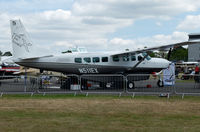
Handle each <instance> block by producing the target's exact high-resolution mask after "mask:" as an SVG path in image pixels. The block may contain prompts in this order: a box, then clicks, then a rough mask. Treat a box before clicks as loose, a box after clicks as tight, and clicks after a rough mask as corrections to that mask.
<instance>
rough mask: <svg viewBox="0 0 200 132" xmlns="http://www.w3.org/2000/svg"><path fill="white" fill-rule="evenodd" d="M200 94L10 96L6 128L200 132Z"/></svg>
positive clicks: (4, 106)
mask: <svg viewBox="0 0 200 132" xmlns="http://www.w3.org/2000/svg"><path fill="white" fill-rule="evenodd" d="M199 122H200V97H197V96H196V97H192V96H186V97H185V98H184V99H181V97H177V96H175V97H172V98H170V99H166V98H159V97H156V96H136V97H135V98H134V99H132V98H131V97H127V96H126V97H124V96H123V97H120V98H118V97H117V96H94V95H93V96H88V97H85V96H82V95H79V96H76V97H74V96H73V95H47V96H42V95H34V96H33V97H30V96H27V95H4V96H3V97H2V98H0V130H1V131H16V132H18V131H19V132H21V131H22V132H23V131H30V132H42V131H49V132H54V131H68V132H70V131H73V132H74V131H75V132H76V131H80V132H90V131H92V132H93V131H95V132H98V131H99V132H101V131H102V132H103V131H109V132H118V131H119V132H121V131H124V132H129V131H136V132H137V131H148V132H149V131H150V132H151V131H153V132H154V131H164V132H165V131H177V132H179V131H180V132H182V131H198V130H200V125H199Z"/></svg>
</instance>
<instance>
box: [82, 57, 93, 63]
mask: <svg viewBox="0 0 200 132" xmlns="http://www.w3.org/2000/svg"><path fill="white" fill-rule="evenodd" d="M83 60H84V61H85V62H87V63H90V62H91V58H90V57H85V58H83Z"/></svg>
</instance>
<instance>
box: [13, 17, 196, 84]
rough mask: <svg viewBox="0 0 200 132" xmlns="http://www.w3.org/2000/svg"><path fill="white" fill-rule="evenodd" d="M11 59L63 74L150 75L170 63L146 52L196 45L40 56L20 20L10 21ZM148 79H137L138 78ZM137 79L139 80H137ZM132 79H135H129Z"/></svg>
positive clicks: (187, 42) (24, 64) (74, 51)
mask: <svg viewBox="0 0 200 132" xmlns="http://www.w3.org/2000/svg"><path fill="white" fill-rule="evenodd" d="M10 26H11V35H12V47H13V61H14V62H15V63H17V64H19V65H22V66H25V67H32V68H38V69H40V70H49V71H57V72H62V73H65V74H79V75H81V74H123V75H126V74H142V73H143V74H150V73H152V72H159V71H161V70H162V69H165V68H167V67H168V66H169V64H170V63H171V62H170V61H168V60H166V59H163V58H151V57H150V56H148V54H146V53H145V52H146V51H152V50H158V49H166V48H168V49H172V48H173V47H177V46H182V45H190V44H197V43H198V42H194V41H186V42H181V43H176V44H169V45H164V46H158V47H153V48H145V49H139V50H133V51H125V52H120V53H117V52H109V53H96V52H95V53H88V52H86V51H85V49H83V48H77V49H75V50H72V52H70V53H66V54H61V55H48V56H39V55H38V53H37V49H35V48H34V44H33V43H32V41H31V39H30V37H29V35H28V33H27V32H26V30H25V28H24V26H23V24H22V22H21V21H20V20H11V21H10ZM142 79H143V80H144V79H148V78H140V79H139V80H142ZM137 80H138V79H137ZM130 81H134V80H130Z"/></svg>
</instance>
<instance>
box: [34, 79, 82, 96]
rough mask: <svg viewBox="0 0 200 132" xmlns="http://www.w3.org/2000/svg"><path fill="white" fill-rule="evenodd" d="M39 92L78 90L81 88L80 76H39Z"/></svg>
mask: <svg viewBox="0 0 200 132" xmlns="http://www.w3.org/2000/svg"><path fill="white" fill-rule="evenodd" d="M38 80H39V84H38V86H39V87H38V92H39V93H44V92H45V93H48V92H49V93H66V92H69V93H71V92H76V91H78V90H80V85H79V76H77V75H66V76H48V75H42V76H40V77H39V79H38Z"/></svg>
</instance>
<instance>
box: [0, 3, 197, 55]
mask: <svg viewBox="0 0 200 132" xmlns="http://www.w3.org/2000/svg"><path fill="white" fill-rule="evenodd" d="M72 1H73V0H69V1H68V2H66V1H64V0H58V1H53V0H50V1H47V0H42V1H40V2H39V1H37V0H30V1H26V0H19V1H16V0H12V1H1V2H0V11H1V12H2V13H0V21H1V23H0V32H1V33H3V34H1V36H0V47H1V50H10V49H11V40H10V28H9V19H11V18H14V19H21V20H22V22H23V23H24V26H25V27H26V29H27V30H28V32H29V33H30V36H31V37H32V40H33V42H34V43H35V44H36V45H37V46H38V47H42V48H43V50H46V51H45V52H53V53H55V52H60V51H62V50H66V49H67V48H68V47H70V46H72V45H74V46H75V45H77V46H86V47H88V49H89V50H90V51H105V50H119V49H122V50H124V49H126V48H130V49H133V47H134V48H143V47H144V46H147V47H150V46H155V45H156V44H165V43H171V42H177V41H183V40H186V37H185V36H187V35H186V33H183V32H174V33H173V34H171V35H162V34H159V35H154V36H152V37H151V36H149V37H140V38H136V39H130V38H129V39H128V38H126V39H124V38H123V37H121V36H120V35H116V36H117V37H116V36H114V37H113V38H112V37H109V35H110V34H111V36H112V34H113V33H116V32H117V31H118V30H119V29H123V28H124V27H128V26H131V25H133V24H134V22H135V21H137V20H138V19H148V18H158V19H164V20H169V19H170V18H172V17H173V16H176V15H178V14H180V13H185V12H192V11H196V10H197V9H198V8H199V7H200V0H190V1H188V0H176V1H174V0H166V1H164V2H163V0H153V1H149V0H143V1H141V0H101V1H99V0H98V1H97V0H75V1H74V2H72ZM44 5H45V6H44ZM65 6H69V7H70V8H65ZM21 7H23V8H21ZM157 21H159V20H157ZM157 25H160V23H157ZM178 29H179V28H178ZM133 30H134V29H133ZM116 34H117V33H116ZM65 48H66V49H65Z"/></svg>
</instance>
